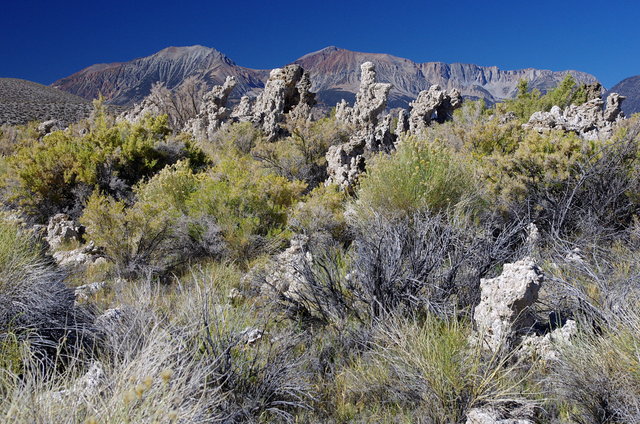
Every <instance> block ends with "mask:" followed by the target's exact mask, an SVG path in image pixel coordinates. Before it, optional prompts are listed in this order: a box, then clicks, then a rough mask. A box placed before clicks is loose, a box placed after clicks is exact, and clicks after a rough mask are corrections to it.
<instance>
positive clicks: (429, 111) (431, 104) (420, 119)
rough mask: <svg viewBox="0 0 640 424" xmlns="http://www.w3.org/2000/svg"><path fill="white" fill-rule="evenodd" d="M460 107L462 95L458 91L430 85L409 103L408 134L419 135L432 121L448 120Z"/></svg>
mask: <svg viewBox="0 0 640 424" xmlns="http://www.w3.org/2000/svg"><path fill="white" fill-rule="evenodd" d="M461 105H462V95H461V94H460V92H459V91H458V90H456V89H455V88H454V89H451V90H443V89H441V88H440V86H439V85H432V86H431V87H429V89H428V90H423V91H421V92H420V94H418V98H417V99H415V100H414V101H413V102H411V113H410V115H409V132H411V134H420V133H422V132H423V131H424V130H425V128H427V127H428V126H429V125H430V124H431V122H432V121H436V122H439V123H442V122H445V121H448V120H450V119H451V118H452V117H453V111H454V110H455V109H457V108H459V107H460V106H461Z"/></svg>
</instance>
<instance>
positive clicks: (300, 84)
mask: <svg viewBox="0 0 640 424" xmlns="http://www.w3.org/2000/svg"><path fill="white" fill-rule="evenodd" d="M310 89H311V80H310V78H309V73H308V72H305V70H304V69H302V67H301V66H300V65H288V66H285V67H284V68H276V69H273V70H272V71H271V73H270V74H269V79H268V80H267V83H266V84H265V87H264V90H263V91H262V93H260V95H259V96H258V98H257V99H256V102H255V104H254V105H253V110H252V121H253V123H254V124H256V125H257V126H258V127H260V128H261V129H262V130H263V131H264V133H265V134H266V136H267V139H268V140H269V141H273V140H275V139H276V138H278V137H279V136H281V135H284V134H286V131H285V130H284V129H283V128H282V127H281V126H280V124H281V123H282V122H284V119H285V114H288V115H289V116H290V117H292V118H303V119H307V118H308V117H309V114H310V113H311V108H312V107H313V105H314V104H315V102H316V100H315V96H316V95H315V93H312V92H311V91H310ZM244 107H246V104H245V106H244ZM238 113H240V112H238Z"/></svg>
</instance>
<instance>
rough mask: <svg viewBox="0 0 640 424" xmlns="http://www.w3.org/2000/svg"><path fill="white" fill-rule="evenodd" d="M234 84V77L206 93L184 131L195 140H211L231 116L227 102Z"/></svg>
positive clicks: (228, 78)
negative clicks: (198, 109)
mask: <svg viewBox="0 0 640 424" xmlns="http://www.w3.org/2000/svg"><path fill="white" fill-rule="evenodd" d="M236 84H237V82H236V79H235V78H234V77H227V79H226V80H225V82H224V84H223V85H215V86H214V87H213V88H212V89H211V91H209V92H208V93H206V94H205V95H204V97H203V98H202V104H201V105H200V111H199V112H198V115H197V116H196V117H195V118H193V119H191V120H190V121H189V122H187V124H186V126H185V131H186V132H189V133H191V134H193V136H194V137H195V138H196V139H207V138H211V137H212V136H213V134H214V133H215V132H216V131H218V130H219V129H220V127H221V126H222V125H223V124H224V123H225V122H226V121H227V120H228V119H229V117H230V116H231V109H230V108H228V107H227V102H228V100H229V95H230V94H231V92H232V91H233V89H234V87H235V86H236Z"/></svg>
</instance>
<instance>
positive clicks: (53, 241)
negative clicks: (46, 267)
mask: <svg viewBox="0 0 640 424" xmlns="http://www.w3.org/2000/svg"><path fill="white" fill-rule="evenodd" d="M83 233H84V228H83V227H82V226H81V225H78V224H76V222H75V221H74V220H73V219H72V218H71V217H70V216H69V215H67V214H65V213H58V214H56V215H54V216H53V217H52V218H51V219H50V220H49V224H48V225H47V236H46V237H45V240H46V241H47V243H49V246H50V247H51V249H52V250H57V249H59V248H60V247H62V246H64V245H65V244H69V243H72V242H79V241H80V238H81V237H82V234H83Z"/></svg>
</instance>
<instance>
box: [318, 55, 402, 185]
mask: <svg viewBox="0 0 640 424" xmlns="http://www.w3.org/2000/svg"><path fill="white" fill-rule="evenodd" d="M360 68H361V71H362V73H361V77H360V89H359V91H358V94H357V95H356V103H355V105H354V106H353V108H351V107H349V106H348V105H347V103H346V102H345V101H344V100H342V101H341V102H340V103H338V104H337V105H336V120H338V121H340V122H344V123H347V124H350V125H351V126H353V127H354V129H355V133H354V134H353V135H352V136H351V137H350V138H349V141H347V142H346V143H344V144H340V145H335V146H331V147H330V148H329V151H328V152H327V155H326V158H327V173H328V175H329V178H328V179H327V181H326V184H327V185H329V184H337V185H338V186H339V187H340V188H342V189H343V190H346V191H350V190H351V189H352V188H353V186H354V185H355V183H356V182H357V180H358V177H359V175H360V174H361V173H362V172H364V170H365V162H366V159H365V155H366V154H368V153H372V152H379V151H389V150H392V149H393V148H394V144H395V141H396V138H397V137H396V135H395V134H393V133H392V132H391V116H390V115H388V116H386V117H385V118H384V119H383V120H382V122H379V120H378V116H379V115H380V113H382V111H384V109H385V108H386V106H387V98H388V96H389V91H390V90H391V84H383V83H379V82H376V70H375V66H374V64H373V63H371V62H365V63H363V64H362V66H361V67H360Z"/></svg>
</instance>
